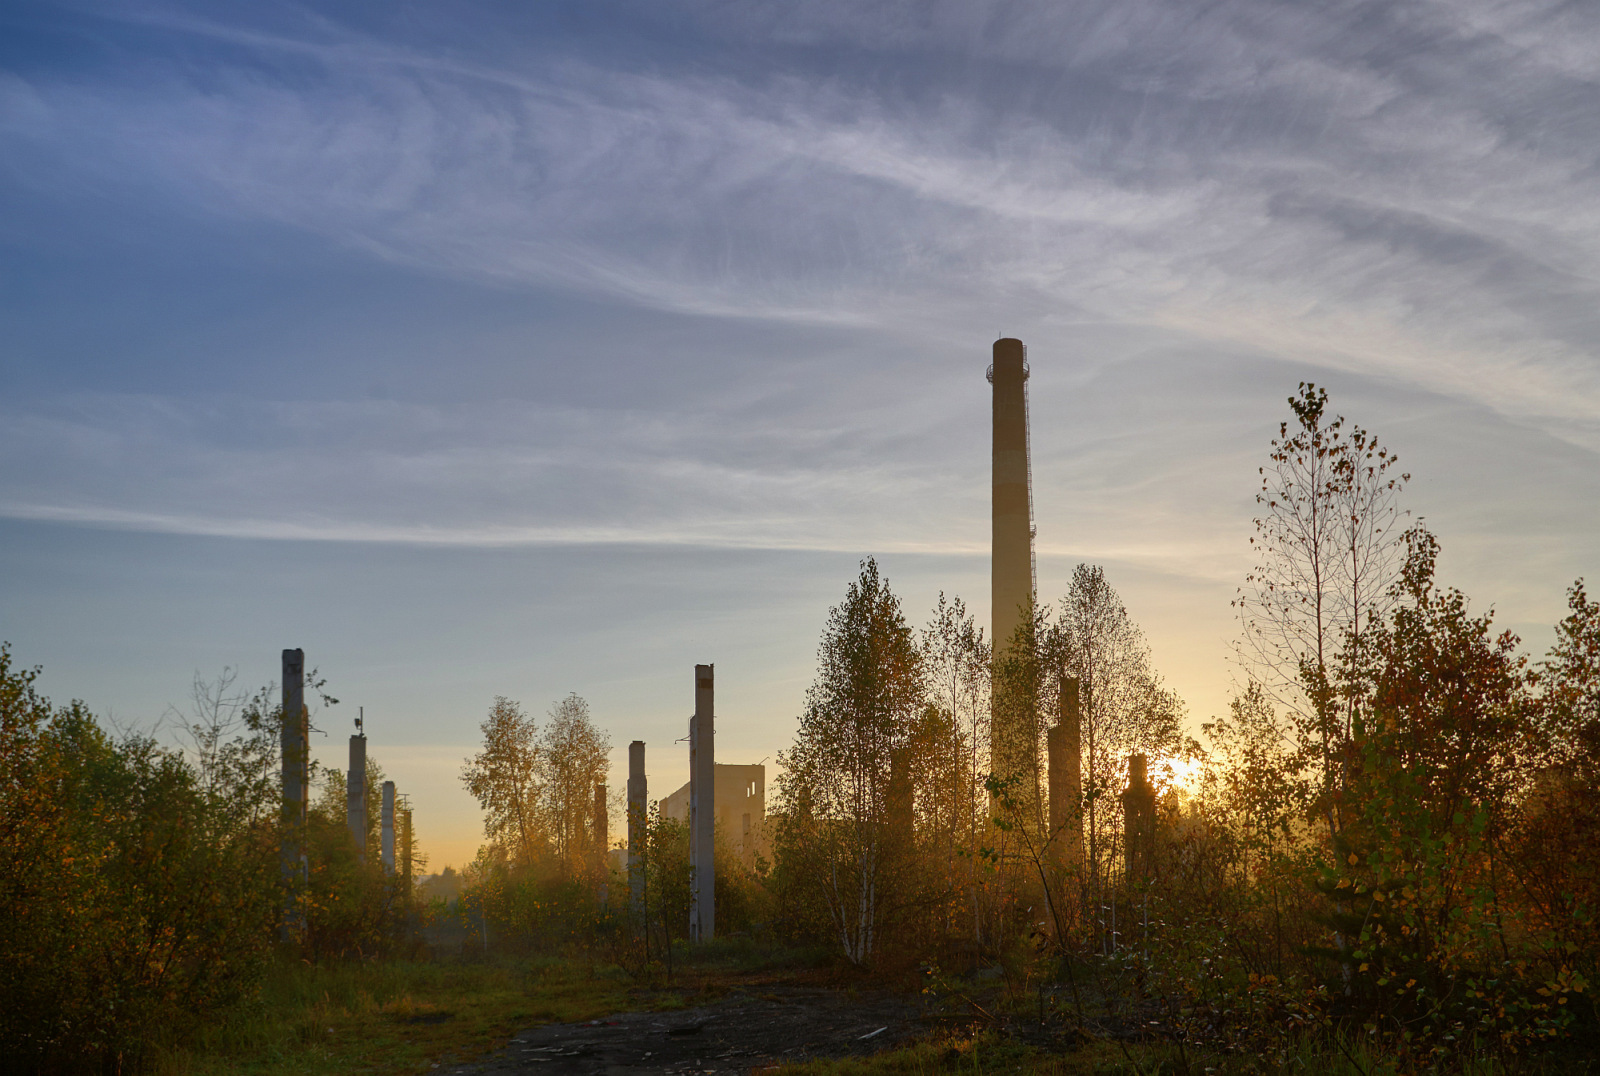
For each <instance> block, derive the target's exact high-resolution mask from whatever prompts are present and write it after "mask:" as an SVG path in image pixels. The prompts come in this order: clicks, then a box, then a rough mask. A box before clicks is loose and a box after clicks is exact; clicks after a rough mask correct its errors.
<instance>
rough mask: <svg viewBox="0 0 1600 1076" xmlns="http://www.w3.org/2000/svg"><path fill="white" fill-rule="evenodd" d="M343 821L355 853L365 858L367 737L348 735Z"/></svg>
mask: <svg viewBox="0 0 1600 1076" xmlns="http://www.w3.org/2000/svg"><path fill="white" fill-rule="evenodd" d="M344 780H345V812H344V813H345V822H346V823H347V824H348V825H349V826H350V839H351V840H352V841H354V842H355V845H356V853H357V854H358V855H359V856H360V858H362V859H366V858H367V737H366V736H365V735H364V734H360V733H358V734H357V735H355V736H352V737H350V769H349V772H347V773H346V774H345V779H344Z"/></svg>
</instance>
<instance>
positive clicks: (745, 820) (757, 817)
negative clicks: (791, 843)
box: [660, 762, 771, 868]
mask: <svg viewBox="0 0 1600 1076" xmlns="http://www.w3.org/2000/svg"><path fill="white" fill-rule="evenodd" d="M715 769H716V777H715V781H716V789H717V793H716V795H717V801H716V802H717V820H716V828H717V829H718V830H719V831H720V832H721V833H722V841H723V844H724V846H725V847H727V848H728V849H729V850H730V851H733V852H734V853H736V854H737V855H738V856H739V858H740V860H741V861H742V862H743V863H744V864H745V866H747V867H752V868H753V867H754V866H755V862H756V856H758V855H760V856H770V855H771V851H770V849H769V848H768V846H767V839H766V827H765V824H764V823H765V820H766V803H767V768H766V767H765V766H763V765H760V764H757V765H754V766H734V765H726V764H724V763H721V762H719V763H717V764H716V767H715ZM660 808H661V816H662V817H663V818H675V819H677V820H678V821H680V822H688V821H689V786H688V785H684V786H683V787H682V788H680V789H678V791H676V792H674V793H673V794H672V795H670V796H668V797H667V798H666V799H664V800H662V801H661V803H660Z"/></svg>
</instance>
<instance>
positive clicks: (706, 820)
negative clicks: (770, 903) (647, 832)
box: [689, 665, 717, 942]
mask: <svg viewBox="0 0 1600 1076" xmlns="http://www.w3.org/2000/svg"><path fill="white" fill-rule="evenodd" d="M715 672H716V667H715V666H713V665H696V666H695V667H694V716H693V717H691V718H690V719H689V893H690V895H689V940H691V941H697V942H699V941H710V940H711V939H712V938H714V937H716V934H717V860H716V844H717V779H716V764H717V758H716V745H717V739H716V731H717V730H716V706H715V702H716V696H715V694H714V690H713V689H714V687H715V685H714V684H713V682H712V677H713V676H714V674H715Z"/></svg>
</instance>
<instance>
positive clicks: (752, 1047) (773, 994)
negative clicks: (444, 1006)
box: [440, 983, 935, 1076]
mask: <svg viewBox="0 0 1600 1076" xmlns="http://www.w3.org/2000/svg"><path fill="white" fill-rule="evenodd" d="M934 1020H935V1018H934V1017H932V1016H931V1015H929V1014H927V1013H925V1011H924V1006H923V1005H922V1004H921V1001H920V999H919V998H917V997H914V996H906V995H896V994H887V993H868V992H859V993H858V992H856V991H850V990H840V989H836V988H835V989H830V988H819V987H812V986H798V985H793V984H784V983H765V984H761V985H758V986H752V987H747V988H745V987H741V988H735V989H734V990H732V991H731V992H730V993H729V994H728V995H727V996H726V997H724V998H721V999H719V1000H718V1001H715V1002H711V1003H708V1004H705V1005H702V1006H699V1007H697V1008H692V1009H678V1010H674V1011H670V1012H629V1013H620V1014H618V1015H616V1016H610V1017H607V1018H605V1019H603V1020H592V1021H588V1022H586V1023H581V1024H547V1025H545V1026H543V1027H537V1028H531V1029H529V1030H527V1031H524V1032H521V1033H520V1034H518V1035H517V1036H516V1037H515V1038H514V1039H512V1040H511V1043H510V1045H509V1046H508V1047H507V1048H506V1049H505V1050H504V1051H502V1052H500V1053H499V1054H496V1055H493V1056H491V1057H488V1058H484V1059H482V1060H479V1061H477V1062H475V1063H473V1064H470V1065H459V1066H457V1065H451V1066H449V1067H448V1068H442V1069H440V1073H441V1076H445V1074H456V1073H459V1074H462V1076H503V1074H506V1073H539V1074H541V1076H567V1074H580V1073H581V1074H585V1076H588V1074H592V1073H606V1074H627V1073H682V1074H689V1073H696V1074H700V1076H708V1074H712V1073H730V1074H731V1073H748V1072H750V1071H751V1070H752V1069H761V1068H765V1067H767V1066H771V1065H776V1064H780V1063H784V1062H796V1061H806V1060H810V1059H812V1058H819V1057H830V1058H831V1057H846V1056H851V1055H854V1056H863V1055H866V1054H873V1053H877V1052H878V1051H880V1050H885V1049H890V1048H892V1047H895V1046H899V1045H901V1044H903V1043H906V1042H909V1041H911V1040H913V1039H916V1038H918V1037H919V1036H922V1035H925V1034H927V1033H928V1031H929V1030H930V1027H931V1024H932V1023H933V1021H934Z"/></svg>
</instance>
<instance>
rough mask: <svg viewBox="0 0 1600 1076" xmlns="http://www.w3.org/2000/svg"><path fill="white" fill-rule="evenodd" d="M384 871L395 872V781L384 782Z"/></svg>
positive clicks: (387, 872)
mask: <svg viewBox="0 0 1600 1076" xmlns="http://www.w3.org/2000/svg"><path fill="white" fill-rule="evenodd" d="M381 817H382V819H383V846H382V854H383V872H384V873H385V874H393V873H394V782H393V781H385V782H384V783H383V814H382V816H381Z"/></svg>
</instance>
